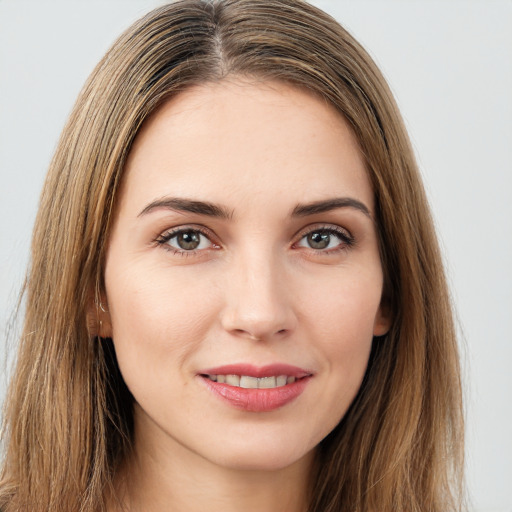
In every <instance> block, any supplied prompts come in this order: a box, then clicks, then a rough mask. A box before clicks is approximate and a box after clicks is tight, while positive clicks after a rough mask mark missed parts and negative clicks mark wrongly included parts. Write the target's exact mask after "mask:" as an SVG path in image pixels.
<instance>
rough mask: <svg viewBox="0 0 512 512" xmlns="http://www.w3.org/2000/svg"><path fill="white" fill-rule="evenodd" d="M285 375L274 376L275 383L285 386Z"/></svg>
mask: <svg viewBox="0 0 512 512" xmlns="http://www.w3.org/2000/svg"><path fill="white" fill-rule="evenodd" d="M286 380H287V377H286V375H279V377H276V385H277V386H286Z"/></svg>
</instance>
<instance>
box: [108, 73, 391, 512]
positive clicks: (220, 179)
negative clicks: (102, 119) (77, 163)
mask: <svg viewBox="0 0 512 512" xmlns="http://www.w3.org/2000/svg"><path fill="white" fill-rule="evenodd" d="M170 197H172V198H180V199H187V200H195V201H207V202H209V203H214V204H215V205H219V208H221V209H222V211H223V212H224V213H225V214H226V215H225V216H224V217H218V216H211V215H205V214H204V213H193V212H188V211H179V210H176V209H171V208H167V207H165V206H162V205H160V206H155V201H157V202H158V201H160V200H162V199H163V198H170ZM333 198H350V199H351V200H356V201H358V202H359V203H361V204H362V205H364V208H366V209H367V212H364V211H362V209H360V208H358V207H354V206H351V205H349V206H342V207H338V208H333V209H329V210H328V211H324V212H320V213H311V212H303V213H304V215H300V216H298V215H292V212H293V211H294V209H296V207H297V205H298V204H310V203H314V202H318V201H325V200H329V199H333ZM152 204H153V207H151V206H150V205H152ZM373 208H374V199H373V192H372V189H371V186H370V183H369V180H368V177H367V173H366V171H365V167H364V163H363V159H362V157H361V155H360V152H359V149H358V146H357V142H356V140H355V139H354V136H353V135H352V133H351V131H350V129H349V128H348V125H347V123H346V122H345V121H344V119H343V118H342V117H341V116H340V115H339V114H338V113H337V112H336V111H335V110H334V109H333V108H332V107H331V106H329V105H327V104H326V103H325V102H323V101H321V100H319V99H318V98H316V97H314V96H312V95H310V94H309V93H306V92H303V91H301V90H299V89H296V88H293V87H290V86H288V85H284V84H280V83H272V82H271V83H268V82H266V83H261V82H255V81H250V80H247V79H241V78H238V77H231V78H230V79H229V80H223V81H221V82H219V83H214V84H205V85H203V86H197V87H194V88H191V89H189V90H188V91H186V92H184V93H182V94H180V95H178V96H177V97H175V98H173V99H171V100H170V101H169V102H168V103H166V104H165V105H164V106H163V107H161V108H160V109H159V110H158V111H157V112H156V113H155V114H154V115H153V116H152V117H151V118H150V120H149V121H148V122H146V124H145V125H144V126H143V128H142V130H141V132H140V133H139V134H138V136H137V138H136V141H135V144H134V147H133V149H132V151H131V153H130V157H129V161H128V163H127V166H126V171H125V176H124V178H123V185H122V189H121V192H120V196H119V202H118V207H117V211H116V217H115V222H114V225H113V229H112V233H111V238H110V244H109V249H108V253H107V260H106V270H105V289H106V292H105V294H106V296H105V302H106V303H107V304H108V313H106V318H104V319H103V320H104V321H103V322H102V325H103V327H102V329H103V331H102V333H101V334H102V335H103V336H112V338H113V340H114V345H115V349H116V353H117V357H118V361H119V365H120V368H121V372H122V374H123V377H124V379H125V381H126V383H127V385H128V387H129V389H130V390H131V392H132V394H133V396H134V398H135V408H134V414H135V417H134V418H135V439H134V447H135V448H134V454H133V457H132V458H131V459H130V460H129V461H127V463H126V464H125V466H124V468H123V470H122V472H121V473H120V477H119V482H120V484H119V485H120V489H121V492H122V493H124V500H125V502H126V504H127V508H128V509H129V510H133V511H139V510H144V511H146V512H148V511H149V512H151V511H156V510H167V509H168V507H169V505H170V504H172V507H173V508H172V509H173V510H179V511H187V512H191V511H194V512H195V511H199V510H201V511H204V510H221V509H222V510H224V511H228V512H229V511H240V510H244V511H248V512H250V511H256V510H258V511H261V510H266V511H280V512H282V510H287V512H293V511H301V510H304V509H305V506H306V501H307V482H308V479H309V471H310V469H311V465H312V461H313V457H314V453H315V447H316V446H317V445H318V443H319V442H320V441H321V440H322V439H323V438H324V437H325V436H326V435H327V434H328V433H329V432H330V431H331V430H332V429H333V428H334V427H335V426H336V425H337V424H338V422H339V421H340V419H341V418H342V417H343V415H344V414H345V412H346V410H347V408H348V407H349V405H350V403H351V402H352V400H353V399H354V397H355V395H356V393H357V391H358V389H359V387H360V384H361V381H362V378H363V375H364V372H365V369H366V366H367V362H368V357H369V353H370V349H371V344H372V339H373V336H374V335H382V334H384V333H385V332H387V330H388V329H389V318H388V317H387V315H386V314H385V309H384V308H382V307H381V297H382V286H383V274H382V267H381V262H380V258H379V250H378V244H377V233H376V227H375V223H374V220H373V213H372V212H373ZM306 213H309V214H306ZM176 228H178V229H179V228H181V229H185V228H186V229H189V230H203V231H204V235H201V234H198V232H197V231H195V232H194V233H195V234H196V236H197V237H199V239H200V245H199V247H198V248H197V249H196V250H195V251H189V250H184V249H183V248H180V246H179V243H178V238H177V236H176V235H175V236H174V238H171V239H170V240H167V242H165V243H164V240H163V237H165V236H166V235H168V233H169V231H172V230H175V229H176ZM322 230H324V231H322ZM325 230H337V231H338V232H339V233H341V235H338V234H336V233H335V232H329V231H325ZM312 232H313V233H314V236H316V238H315V240H317V239H318V236H320V235H322V234H323V235H324V241H325V239H327V240H328V241H329V245H328V246H327V247H326V248H323V247H322V248H318V246H315V248H313V247H311V239H308V238H307V234H308V233H312ZM349 240H350V241H349ZM277 362H279V363H287V364H292V365H295V366H298V367H300V368H304V369H307V370H308V371H309V372H311V373H312V374H313V377H312V378H310V379H309V381H308V383H307V385H306V387H305V389H304V392H303V393H302V394H301V395H300V396H299V397H298V398H296V399H295V400H294V401H292V402H291V403H289V404H287V405H285V406H283V407H281V408H278V409H276V410H274V411H270V412H248V411H244V410H239V409H237V408H235V407H233V406H231V405H230V404H228V403H226V402H225V401H223V400H221V399H219V398H218V397H217V396H215V395H214V394H213V393H212V392H211V391H209V389H208V388H207V387H206V386H205V385H204V380H203V378H202V377H200V376H199V375H198V372H200V370H201V369H205V368H211V367H216V366H220V365H225V364H233V363H251V364H253V365H256V366H263V365H266V364H272V363H277ZM198 486H200V492H198Z"/></svg>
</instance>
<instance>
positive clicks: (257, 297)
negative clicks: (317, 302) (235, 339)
mask: <svg viewBox="0 0 512 512" xmlns="http://www.w3.org/2000/svg"><path fill="white" fill-rule="evenodd" d="M276 252H277V251H275V250H273V248H272V247H267V248H263V247H261V246H260V247H256V248H255V247H254V246H251V247H247V248H245V249H241V250H240V251H238V253H237V255H236V256H235V258H234V261H233V265H232V271H231V275H230V284H229V286H227V288H226V293H227V295H228V296H227V300H226V305H227V307H226V311H225V314H224V318H223V323H224V328H225V329H226V330H228V331H230V332H231V333H234V334H237V335H242V336H246V337H249V338H253V339H265V338H269V337H272V336H274V335H277V334H279V335H281V336H282V335H284V334H285V333H289V332H291V331H292V330H293V329H294V327H295V322H294V318H295V315H294V312H293V306H292V303H291V297H290V293H289V288H288V286H287V282H286V275H285V268H284V264H283V261H282V259H281V258H280V257H279V254H276Z"/></svg>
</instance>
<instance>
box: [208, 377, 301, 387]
mask: <svg viewBox="0 0 512 512" xmlns="http://www.w3.org/2000/svg"><path fill="white" fill-rule="evenodd" d="M201 377H204V378H207V379H210V380H211V381H213V382H218V383H219V384H227V385H228V386H234V387H236V388H244V389H275V388H281V387H283V386H286V385H287V384H293V383H294V382H295V381H296V380H297V378H296V377H294V376H293V375H277V376H270V377H251V376H250V375H224V374H218V375H215V374H214V375H211V374H208V375H201ZM302 378H305V377H302Z"/></svg>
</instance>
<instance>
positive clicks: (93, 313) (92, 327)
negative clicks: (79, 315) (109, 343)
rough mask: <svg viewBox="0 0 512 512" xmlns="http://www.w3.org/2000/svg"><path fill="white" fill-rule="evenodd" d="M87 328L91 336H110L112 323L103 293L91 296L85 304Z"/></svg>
mask: <svg viewBox="0 0 512 512" xmlns="http://www.w3.org/2000/svg"><path fill="white" fill-rule="evenodd" d="M86 317H87V318H86V320H87V330H88V331H89V335H90V337H92V338H96V337H99V338H111V337H112V323H111V321H110V312H109V310H108V304H107V302H106V300H105V297H104V294H100V295H99V296H98V297H96V298H92V297H91V300H90V301H89V304H88V306H87V313H86Z"/></svg>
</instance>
